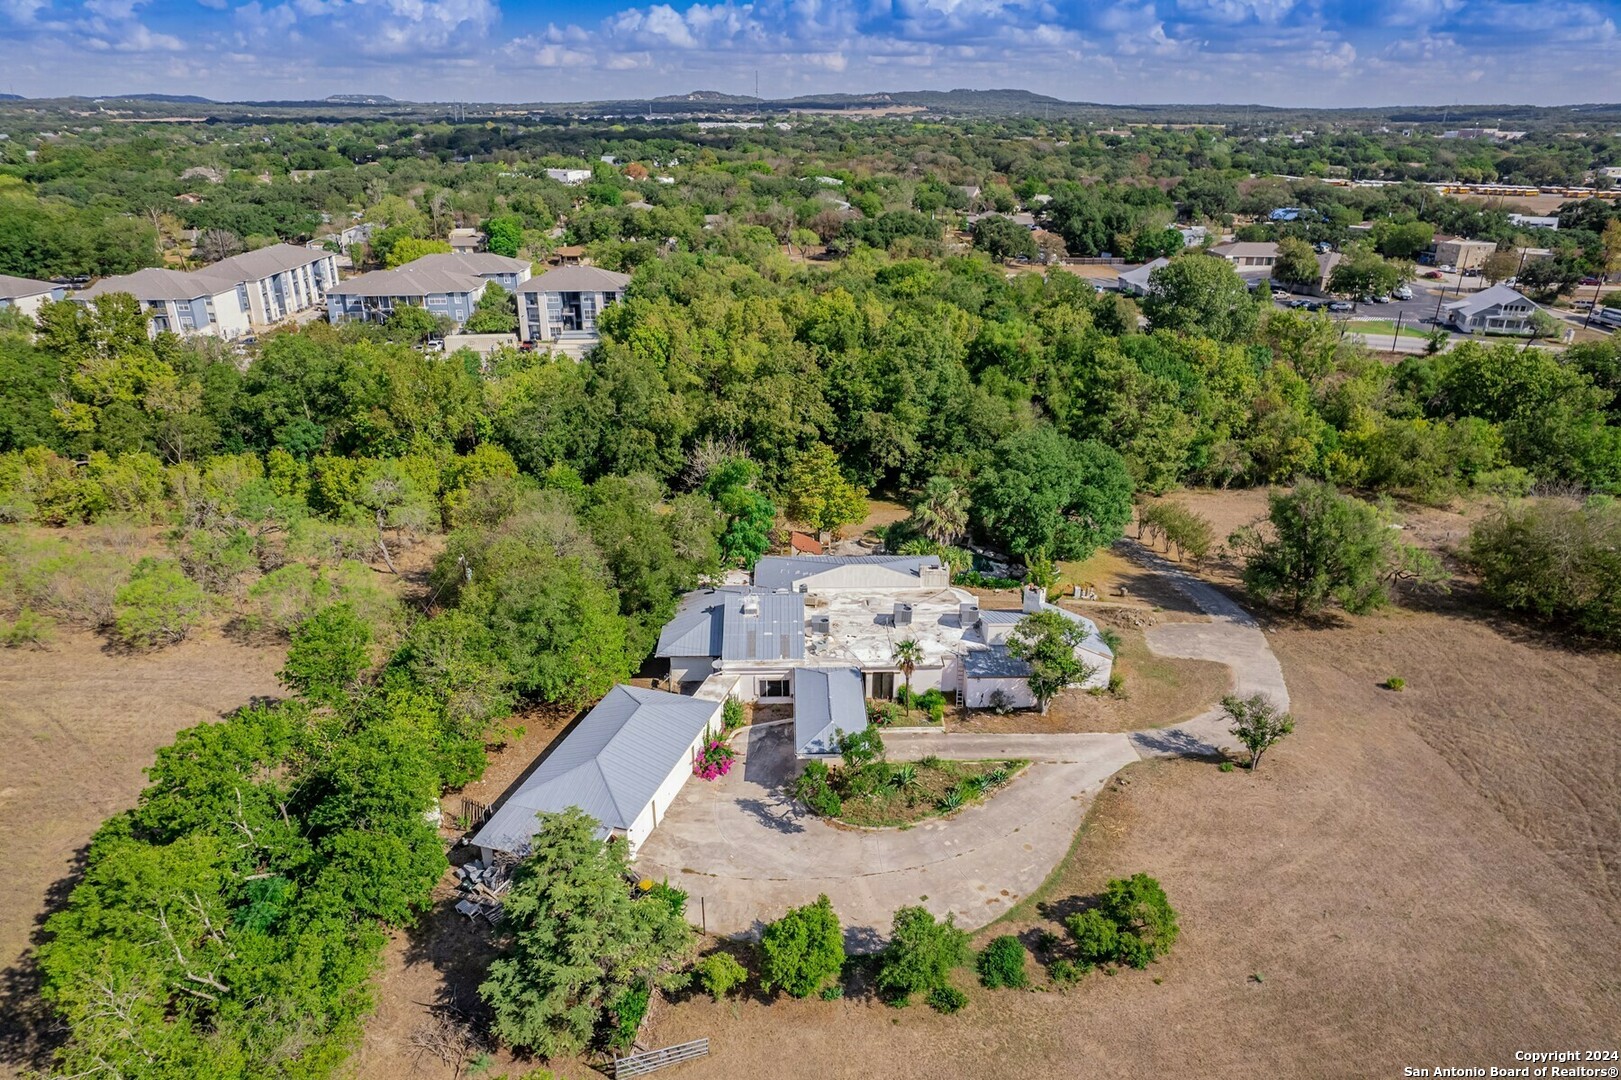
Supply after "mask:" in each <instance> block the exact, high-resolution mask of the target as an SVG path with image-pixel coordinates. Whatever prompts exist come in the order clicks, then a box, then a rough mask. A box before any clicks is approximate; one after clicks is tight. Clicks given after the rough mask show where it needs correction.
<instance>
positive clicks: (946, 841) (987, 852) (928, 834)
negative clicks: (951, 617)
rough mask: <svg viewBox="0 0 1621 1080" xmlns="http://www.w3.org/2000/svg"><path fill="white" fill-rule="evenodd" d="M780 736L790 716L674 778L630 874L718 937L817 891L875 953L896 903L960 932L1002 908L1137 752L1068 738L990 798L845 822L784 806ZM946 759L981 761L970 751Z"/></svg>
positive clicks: (1036, 877)
mask: <svg viewBox="0 0 1621 1080" xmlns="http://www.w3.org/2000/svg"><path fill="white" fill-rule="evenodd" d="M896 734H897V735H898V734H901V733H899V732H897V733H896ZM792 736H793V727H792V725H791V724H772V725H765V726H760V727H753V728H749V729H747V730H746V731H745V732H743V733H741V734H740V735H739V736H738V738H737V740H736V742H735V744H734V745H736V747H737V750H738V758H739V762H740V764H739V765H735V766H733V768H732V771H731V773H730V774H729V775H727V776H725V777H722V778H721V779H719V780H715V781H710V782H705V781H703V780H692V781H690V782H689V783H688V784H687V786H686V787H685V788H684V789H683V790H682V792H681V794H680V796H679V797H678V798H677V799H676V801H675V804H674V805H673V806H671V807H670V809H669V810H668V811H667V812H666V813H665V816H664V820H663V821H662V822H660V824H659V827H658V828H657V829H655V830H654V832H653V835H652V836H651V837H649V838H648V840H647V842H646V843H645V844H643V845H642V848H641V851H640V852H639V853H638V855H637V858H636V872H637V873H638V874H640V875H642V876H644V877H652V878H655V879H667V880H669V881H670V882H671V883H672V884H675V885H679V886H680V887H681V888H683V889H686V890H687V891H688V892H689V893H690V894H691V898H690V899H689V901H688V903H687V912H688V914H689V915H690V916H691V917H692V919H693V921H694V922H701V923H702V924H703V925H705V926H706V927H707V928H708V929H710V930H712V931H718V932H720V933H724V934H747V935H751V936H752V935H754V934H757V933H758V932H759V929H760V926H761V925H762V924H763V922H766V921H769V920H771V919H775V918H777V917H778V916H779V915H781V914H782V913H783V911H785V910H786V909H787V908H789V907H793V906H797V905H799V904H805V903H809V902H810V901H813V900H815V899H816V896H817V894H818V893H824V892H825V893H827V894H828V896H829V897H831V898H832V900H833V906H834V908H835V909H836V910H837V911H838V913H839V917H840V919H841V920H842V921H843V923H844V926H845V937H846V942H847V944H848V946H849V947H850V948H851V949H852V950H855V951H870V950H872V949H875V948H877V947H878V946H879V945H880V944H881V943H882V940H883V938H884V937H886V936H887V935H888V933H889V923H890V918H891V916H893V915H894V913H895V909H896V908H899V907H903V906H905V905H907V904H922V905H923V906H924V907H926V908H928V909H929V910H930V911H932V912H934V913H935V914H936V915H945V914H946V913H948V912H950V913H952V914H955V915H956V916H957V922H958V924H959V925H961V926H965V927H977V926H983V925H984V924H985V923H987V922H990V921H991V920H992V919H995V918H996V917H998V916H999V915H1001V914H1002V913H1003V912H1005V911H1007V910H1008V908H1009V907H1011V906H1012V905H1013V904H1015V903H1017V902H1018V901H1019V900H1020V899H1021V898H1022V897H1024V896H1025V895H1026V894H1028V893H1029V892H1030V891H1031V890H1033V889H1035V888H1036V887H1037V886H1038V885H1040V884H1041V882H1042V881H1043V880H1045V878H1046V877H1047V874H1048V873H1050V872H1051V870H1052V868H1053V867H1054V866H1056V865H1057V863H1058V860H1059V859H1060V858H1062V857H1063V855H1064V853H1065V852H1066V851H1068V850H1069V843H1070V839H1071V837H1073V836H1074V834H1075V829H1076V827H1077V826H1078V825H1079V824H1080V821H1081V817H1082V815H1083V814H1084V813H1085V810H1086V806H1087V804H1088V803H1089V802H1090V800H1091V796H1092V795H1094V794H1096V793H1097V791H1098V789H1099V788H1101V787H1102V786H1103V784H1104V783H1105V782H1106V781H1107V780H1108V779H1109V777H1110V776H1112V775H1113V774H1114V773H1115V771H1116V770H1118V769H1119V768H1121V767H1122V766H1123V765H1126V764H1128V763H1130V762H1132V761H1135V760H1137V757H1138V754H1137V751H1136V750H1135V749H1134V748H1133V747H1132V745H1131V741H1130V740H1129V739H1128V738H1127V737H1126V736H1125V735H1092V736H1069V737H1067V738H1068V739H1071V740H1075V741H1074V743H1073V745H1072V746H1069V747H1066V748H1064V749H1063V751H1062V753H1061V754H1059V755H1057V756H1059V757H1061V758H1062V759H1063V760H1042V761H1037V762H1035V763H1033V764H1031V765H1030V766H1029V767H1028V768H1027V769H1025V771H1024V772H1023V773H1021V774H1020V775H1019V776H1018V777H1016V778H1015V779H1014V780H1013V781H1012V782H1011V783H1009V784H1008V785H1007V787H1005V788H1003V789H1002V790H1001V791H998V792H997V793H996V795H995V796H994V797H992V798H990V799H987V800H985V801H984V802H981V803H977V804H974V805H971V806H968V807H966V808H964V809H963V810H960V811H958V812H957V813H956V814H954V815H953V816H952V817H951V818H949V819H932V820H929V821H925V822H922V823H919V824H917V825H915V826H913V827H911V828H909V829H852V828H843V827H835V826H833V825H829V824H828V823H827V822H825V821H823V820H822V819H820V818H818V817H816V816H815V815H813V814H810V813H808V812H807V811H805V810H804V809H803V807H801V806H799V805H798V804H797V803H795V802H794V801H793V799H792V797H791V794H790V791H789V785H790V784H791V783H792V779H793V777H794V776H796V775H797V774H798V771H799V769H798V765H797V763H796V762H795V760H794V754H793V742H792ZM946 738H948V739H949V738H950V737H949V736H947V737H946ZM965 738H967V737H965ZM976 738H977V737H976ZM1080 740H1084V742H1082V741H1080ZM964 749H965V750H966V748H964ZM920 750H921V752H918V753H910V752H902V751H900V750H899V749H898V748H896V747H895V746H894V744H893V743H892V744H891V753H890V757H891V759H893V760H902V759H904V758H906V757H921V756H923V755H924V754H926V753H929V752H931V751H929V750H927V749H922V748H920ZM952 756H963V757H982V756H987V755H985V754H982V753H980V752H979V749H978V748H975V749H973V750H971V751H968V752H965V753H954V754H953V755H952ZM991 756H1006V757H1016V756H1021V755H1018V754H1013V753H1007V754H1003V753H995V754H993V755H991ZM1040 756H1044V757H1045V756H1048V755H1040Z"/></svg>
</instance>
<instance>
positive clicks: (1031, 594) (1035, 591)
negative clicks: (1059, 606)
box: [1024, 585, 1047, 615]
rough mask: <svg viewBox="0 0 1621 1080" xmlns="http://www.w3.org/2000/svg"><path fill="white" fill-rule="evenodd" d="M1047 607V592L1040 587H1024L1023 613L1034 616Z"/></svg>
mask: <svg viewBox="0 0 1621 1080" xmlns="http://www.w3.org/2000/svg"><path fill="white" fill-rule="evenodd" d="M1046 606H1047V590H1045V589H1043V588H1042V587H1041V586H1040V585H1026V586H1025V587H1024V613H1025V614H1026V615H1035V614H1037V613H1038V612H1040V611H1041V610H1042V609H1043V608H1045V607H1046Z"/></svg>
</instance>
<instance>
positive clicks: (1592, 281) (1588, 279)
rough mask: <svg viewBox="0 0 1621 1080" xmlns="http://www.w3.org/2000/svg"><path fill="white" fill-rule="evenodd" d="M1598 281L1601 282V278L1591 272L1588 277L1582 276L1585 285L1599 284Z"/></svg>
mask: <svg viewBox="0 0 1621 1080" xmlns="http://www.w3.org/2000/svg"><path fill="white" fill-rule="evenodd" d="M1598 283H1599V279H1598V278H1596V277H1594V276H1593V275H1591V274H1589V275H1587V276H1586V277H1584V278H1582V284H1583V285H1597V284H1598Z"/></svg>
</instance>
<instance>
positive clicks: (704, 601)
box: [653, 589, 722, 657]
mask: <svg viewBox="0 0 1621 1080" xmlns="http://www.w3.org/2000/svg"><path fill="white" fill-rule="evenodd" d="M720 594H721V590H717V589H705V590H703V591H702V592H693V593H688V594H687V595H686V596H684V597H682V598H681V603H680V605H679V606H678V607H677V608H676V612H675V617H674V618H673V619H671V620H670V621H669V622H667V623H665V624H664V629H663V630H661V631H659V643H658V646H657V647H656V648H655V649H654V650H653V655H654V656H711V657H713V656H719V655H720V644H721V632H720V628H721V619H720V609H721V604H722V598H721V595H720Z"/></svg>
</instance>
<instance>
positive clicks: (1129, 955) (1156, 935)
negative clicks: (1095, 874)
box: [1101, 874, 1179, 968]
mask: <svg viewBox="0 0 1621 1080" xmlns="http://www.w3.org/2000/svg"><path fill="white" fill-rule="evenodd" d="M1101 910H1102V911H1103V913H1104V914H1105V915H1107V916H1108V918H1109V920H1110V921H1111V922H1113V923H1114V924H1115V926H1116V927H1118V928H1119V930H1120V935H1121V941H1120V945H1121V954H1122V955H1121V959H1122V960H1124V961H1125V962H1126V963H1128V964H1130V965H1131V966H1132V967H1135V968H1143V967H1147V966H1148V962H1149V961H1150V960H1153V959H1155V958H1157V957H1159V956H1162V955H1164V954H1165V953H1167V952H1169V951H1170V948H1171V946H1172V945H1173V944H1175V943H1176V937H1177V933H1178V932H1179V928H1178V926H1177V921H1176V912H1175V911H1174V910H1172V908H1171V904H1170V901H1169V900H1168V899H1167V898H1166V896H1165V890H1164V889H1163V888H1161V887H1160V883H1159V882H1158V881H1156V880H1155V879H1154V878H1152V877H1150V876H1148V875H1147V874H1133V875H1132V876H1131V877H1129V878H1117V879H1115V880H1114V881H1111V882H1109V885H1108V887H1107V888H1106V889H1105V890H1104V892H1103V903H1102V908H1101Z"/></svg>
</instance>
